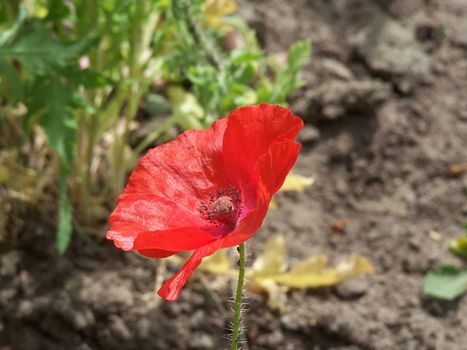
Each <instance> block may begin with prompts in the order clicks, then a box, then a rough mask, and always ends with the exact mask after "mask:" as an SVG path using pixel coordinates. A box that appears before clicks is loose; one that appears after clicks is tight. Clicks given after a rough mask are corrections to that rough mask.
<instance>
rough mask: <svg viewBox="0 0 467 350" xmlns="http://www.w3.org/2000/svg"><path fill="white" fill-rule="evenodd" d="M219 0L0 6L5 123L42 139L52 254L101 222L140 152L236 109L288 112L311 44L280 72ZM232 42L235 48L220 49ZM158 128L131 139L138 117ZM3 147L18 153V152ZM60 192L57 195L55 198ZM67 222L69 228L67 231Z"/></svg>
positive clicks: (80, 0) (43, 0) (294, 50)
mask: <svg viewBox="0 0 467 350" xmlns="http://www.w3.org/2000/svg"><path fill="white" fill-rule="evenodd" d="M229 4H230V5H229V6H227V7H228V8H223V9H222V8H219V6H218V4H216V0H207V1H203V0H194V1H188V0H174V1H169V0H139V1H131V0H104V1H93V0H74V1H69V2H63V1H58V0H38V1H35V2H33V3H31V2H27V1H13V0H8V1H5V2H3V3H2V4H0V31H1V32H0V33H1V34H0V115H2V116H6V118H3V119H0V122H1V123H11V124H15V123H20V124H21V125H22V127H23V130H24V131H23V132H20V134H21V142H22V143H23V144H27V143H29V142H31V140H33V139H34V138H35V137H36V135H37V133H38V132H40V131H39V129H42V130H44V131H45V135H46V137H47V141H48V145H49V148H50V150H51V151H52V153H51V154H53V158H54V159H55V162H56V164H57V174H58V176H57V178H53V177H52V178H51V179H50V184H49V186H42V187H41V189H42V190H43V191H47V190H50V189H51V188H52V192H57V193H58V194H57V197H58V199H59V200H58V232H57V248H58V250H59V251H60V252H64V251H65V249H66V247H67V246H68V243H69V240H70V237H71V233H72V229H73V227H74V228H75V229H79V230H83V231H87V230H88V229H89V228H90V227H92V226H95V223H96V222H98V221H99V220H101V219H102V218H104V217H106V216H107V215H106V213H105V210H106V208H108V207H109V206H111V205H112V203H113V202H114V200H115V198H116V196H117V194H118V193H120V192H121V190H122V188H123V186H124V184H125V181H126V176H127V174H128V170H129V169H130V168H131V167H132V166H133V165H134V162H135V161H136V158H137V157H138V156H139V154H140V153H142V152H144V151H145V149H146V148H147V147H149V146H151V145H153V144H154V143H155V142H157V140H158V139H161V138H162V137H167V135H168V137H171V136H172V135H173V133H170V132H171V130H172V129H173V128H177V130H179V129H181V130H186V129H193V128H204V127H207V126H208V125H210V123H211V122H212V121H213V120H215V119H216V118H218V117H222V116H224V115H225V114H226V113H227V112H228V111H230V110H232V109H234V108H236V107H240V106H243V105H248V104H254V103H260V102H270V103H278V104H286V97H287V96H288V95H289V94H290V93H292V92H293V91H294V90H295V89H297V88H298V87H300V86H301V84H302V82H301V81H300V79H299V71H300V69H301V67H302V66H303V64H304V63H305V61H306V60H307V58H308V57H309V52H310V43H309V42H308V41H303V42H299V43H297V44H295V45H293V46H292V47H291V48H290V50H289V52H288V63H287V64H285V65H280V64H278V63H277V62H276V61H275V60H274V57H273V56H271V55H268V54H266V53H265V52H264V51H262V50H261V49H260V48H259V45H258V43H257V41H256V38H255V35H254V33H253V32H252V31H251V29H250V28H249V27H248V25H247V24H246V23H245V22H244V21H243V20H241V19H240V18H239V17H236V16H234V15H230V16H227V17H226V16H223V15H224V14H226V13H230V12H232V10H233V9H234V8H235V2H234V1H233V0H232V1H230V2H229ZM228 35H236V36H237V37H238V38H240V41H241V44H240V45H236V46H235V47H228V45H227V46H226V45H224V44H223V43H224V41H225V40H224V39H225V38H226V37H227V36H228ZM143 109H144V110H145V111H146V112H147V113H149V114H150V115H151V117H152V118H157V119H159V120H160V122H159V123H158V124H159V125H158V127H157V128H152V129H149V130H148V131H147V132H146V133H144V134H143V135H142V137H140V138H139V139H136V141H135V140H131V135H132V130H133V129H134V125H137V124H138V123H140V120H139V119H140V117H139V115H140V114H141V111H142V110H143ZM9 146H10V147H20V145H19V143H18V141H17V140H16V141H13V142H12V143H11V144H10V145H9ZM54 188H56V189H57V190H54ZM73 221H74V226H73V225H72V222H73Z"/></svg>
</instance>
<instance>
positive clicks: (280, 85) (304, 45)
mask: <svg viewBox="0 0 467 350" xmlns="http://www.w3.org/2000/svg"><path fill="white" fill-rule="evenodd" d="M310 53H311V42H310V40H302V41H298V42H296V43H295V44H293V45H292V46H291V47H290V48H289V51H288V53H287V65H285V66H284V67H283V68H281V69H280V70H279V71H278V72H277V75H276V80H275V82H273V83H272V85H273V90H272V92H271V94H270V95H269V96H268V97H267V100H266V101H262V102H268V103H279V104H280V103H284V102H285V100H286V98H287V96H288V95H289V94H291V93H292V92H293V91H295V90H296V89H298V88H299V87H301V86H302V85H303V82H302V80H300V79H299V73H300V70H301V69H302V67H303V65H304V64H305V63H306V61H307V60H308V58H309V57H310Z"/></svg>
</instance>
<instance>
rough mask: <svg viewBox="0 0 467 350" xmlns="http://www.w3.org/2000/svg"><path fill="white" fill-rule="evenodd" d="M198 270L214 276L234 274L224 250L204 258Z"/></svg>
mask: <svg viewBox="0 0 467 350" xmlns="http://www.w3.org/2000/svg"><path fill="white" fill-rule="evenodd" d="M200 268H201V269H202V270H204V271H207V272H210V273H215V274H224V275H231V274H236V272H235V270H234V269H233V268H232V267H231V266H230V260H229V257H228V256H227V254H226V250H225V249H222V250H219V251H217V252H216V253H214V254H213V255H211V256H209V257H207V258H204V259H203V262H202V263H201V265H200Z"/></svg>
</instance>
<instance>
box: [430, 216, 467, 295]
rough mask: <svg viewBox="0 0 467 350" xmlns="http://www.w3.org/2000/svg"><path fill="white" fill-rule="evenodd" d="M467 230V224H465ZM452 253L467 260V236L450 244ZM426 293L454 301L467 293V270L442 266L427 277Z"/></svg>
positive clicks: (452, 266)
mask: <svg viewBox="0 0 467 350" xmlns="http://www.w3.org/2000/svg"><path fill="white" fill-rule="evenodd" d="M464 229H465V230H467V224H464ZM449 249H450V250H451V252H452V253H454V254H456V255H458V256H459V257H461V258H464V259H466V258H467V235H463V236H460V237H459V238H457V239H456V240H452V241H451V242H449ZM424 291H425V293H426V294H429V295H432V296H434V297H437V298H440V299H446V300H454V299H456V298H458V297H460V296H461V295H463V294H464V293H465V292H466V291H467V268H465V267H458V266H455V265H441V266H438V267H436V268H434V269H433V270H431V271H430V272H428V274H427V275H426V277H425V281H424Z"/></svg>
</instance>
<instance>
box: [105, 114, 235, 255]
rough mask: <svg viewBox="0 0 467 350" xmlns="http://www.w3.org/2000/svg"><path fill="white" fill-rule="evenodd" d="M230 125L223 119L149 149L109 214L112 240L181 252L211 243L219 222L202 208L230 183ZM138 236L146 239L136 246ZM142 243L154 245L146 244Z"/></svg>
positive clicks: (130, 246)
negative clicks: (225, 143)
mask: <svg viewBox="0 0 467 350" xmlns="http://www.w3.org/2000/svg"><path fill="white" fill-rule="evenodd" d="M226 124H227V122H226V120H225V119H221V120H219V121H217V122H215V123H214V124H213V125H212V127H211V128H209V129H207V130H192V131H188V132H185V133H183V134H181V135H180V136H179V137H178V138H177V139H176V140H174V141H172V142H169V143H167V144H165V145H162V146H159V147H156V148H154V149H151V150H150V151H148V153H147V154H146V155H145V156H144V157H143V158H142V159H141V161H140V162H139V164H138V166H137V167H136V169H135V170H134V171H133V173H132V174H131V176H130V179H129V182H128V185H127V186H126V188H125V190H124V192H123V193H122V195H121V196H120V197H119V201H118V204H117V207H116V208H115V210H114V211H113V212H112V214H111V216H110V219H109V223H110V229H109V232H108V233H107V238H109V239H113V240H114V243H115V245H116V246H117V247H119V248H122V249H125V250H131V249H139V250H143V249H162V250H170V251H181V250H186V249H187V248H186V247H187V246H189V247H191V248H188V249H196V248H198V247H200V246H202V245H205V244H207V243H209V242H210V241H211V239H210V238H211V237H209V233H208V232H209V230H210V229H214V226H215V225H213V224H210V223H209V222H207V221H206V220H203V219H202V218H201V217H200V216H199V213H198V211H199V208H200V204H201V201H202V200H206V199H207V198H209V196H208V195H209V193H211V192H214V191H216V190H217V189H218V188H219V187H222V186H227V184H228V183H229V180H228V176H227V175H226V172H225V169H224V165H223V156H222V140H223V134H224V130H225V127H226ZM178 229H183V230H181V231H180V230H178ZM163 231H167V232H166V233H163ZM201 231H203V234H201V233H200V232H201ZM174 232H176V233H174ZM195 232H196V234H200V238H199V240H194V236H195V235H194V233H195ZM182 233H184V234H186V235H187V239H185V237H184V236H183V235H182ZM139 235H142V236H144V237H142V238H141V240H140V244H138V247H137V248H136V247H134V243H135V241H136V240H137V238H138V237H139ZM175 237H176V239H178V241H176V239H175ZM164 240H167V242H165V241H164ZM195 241H196V242H195ZM143 242H149V243H150V246H147V247H145V246H143ZM177 242H179V243H177ZM186 243H188V244H186ZM156 244H160V246H156Z"/></svg>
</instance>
